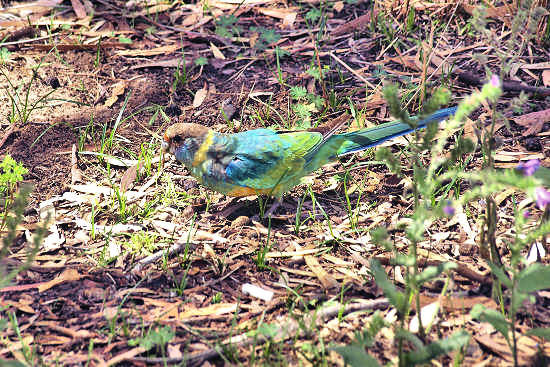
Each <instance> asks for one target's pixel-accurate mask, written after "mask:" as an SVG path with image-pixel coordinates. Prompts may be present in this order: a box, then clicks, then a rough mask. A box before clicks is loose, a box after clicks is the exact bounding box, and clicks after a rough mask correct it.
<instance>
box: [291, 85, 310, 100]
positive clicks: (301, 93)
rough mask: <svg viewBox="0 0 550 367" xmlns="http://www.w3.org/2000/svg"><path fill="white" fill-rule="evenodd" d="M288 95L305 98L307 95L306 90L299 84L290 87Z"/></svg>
mask: <svg viewBox="0 0 550 367" xmlns="http://www.w3.org/2000/svg"><path fill="white" fill-rule="evenodd" d="M290 96H291V97H292V99H301V98H305V97H306V96H307V90H306V88H304V87H302V86H299V85H297V86H293V87H290Z"/></svg>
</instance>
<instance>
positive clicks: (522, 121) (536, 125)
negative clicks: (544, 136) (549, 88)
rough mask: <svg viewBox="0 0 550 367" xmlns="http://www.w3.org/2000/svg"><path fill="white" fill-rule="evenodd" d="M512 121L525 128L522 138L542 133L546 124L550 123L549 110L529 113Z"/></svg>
mask: <svg viewBox="0 0 550 367" xmlns="http://www.w3.org/2000/svg"><path fill="white" fill-rule="evenodd" d="M512 120H514V122H515V123H516V124H518V125H521V126H523V127H526V128H527V130H525V131H524V132H523V134H522V135H523V136H529V135H535V134H537V133H540V132H541V131H542V128H543V126H544V124H545V123H546V122H550V109H547V110H542V111H537V112H531V113H528V114H526V115H521V116H518V117H514V118H512Z"/></svg>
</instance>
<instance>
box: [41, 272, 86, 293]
mask: <svg viewBox="0 0 550 367" xmlns="http://www.w3.org/2000/svg"><path fill="white" fill-rule="evenodd" d="M80 278H82V275H80V274H79V273H78V271H77V270H76V269H67V270H65V271H64V272H63V273H61V274H60V275H59V276H57V277H56V278H55V279H53V280H50V281H49V282H45V283H41V284H40V285H39V286H38V292H44V291H46V290H48V289H50V288H52V287H55V286H56V285H59V284H61V283H65V282H72V281H75V280H79V279H80Z"/></svg>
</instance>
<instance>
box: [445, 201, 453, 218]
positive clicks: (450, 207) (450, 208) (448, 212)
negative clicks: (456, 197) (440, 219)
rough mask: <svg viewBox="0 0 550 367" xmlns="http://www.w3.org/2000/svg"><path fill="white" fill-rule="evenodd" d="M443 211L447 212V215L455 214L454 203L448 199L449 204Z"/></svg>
mask: <svg viewBox="0 0 550 367" xmlns="http://www.w3.org/2000/svg"><path fill="white" fill-rule="evenodd" d="M443 213H445V215H446V216H449V217H452V216H453V215H455V208H453V206H452V203H451V202H450V201H447V205H445V206H444V207H443Z"/></svg>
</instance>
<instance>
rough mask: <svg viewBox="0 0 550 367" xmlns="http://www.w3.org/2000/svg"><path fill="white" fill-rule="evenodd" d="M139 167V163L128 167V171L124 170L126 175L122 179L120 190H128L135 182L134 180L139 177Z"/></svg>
mask: <svg viewBox="0 0 550 367" xmlns="http://www.w3.org/2000/svg"><path fill="white" fill-rule="evenodd" d="M137 169H138V165H137V164H136V165H135V166H132V167H128V169H127V170H126V172H124V175H123V176H122V178H121V179H120V190H121V191H126V190H128V188H129V187H130V185H131V184H133V183H134V181H135V180H136V178H137Z"/></svg>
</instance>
